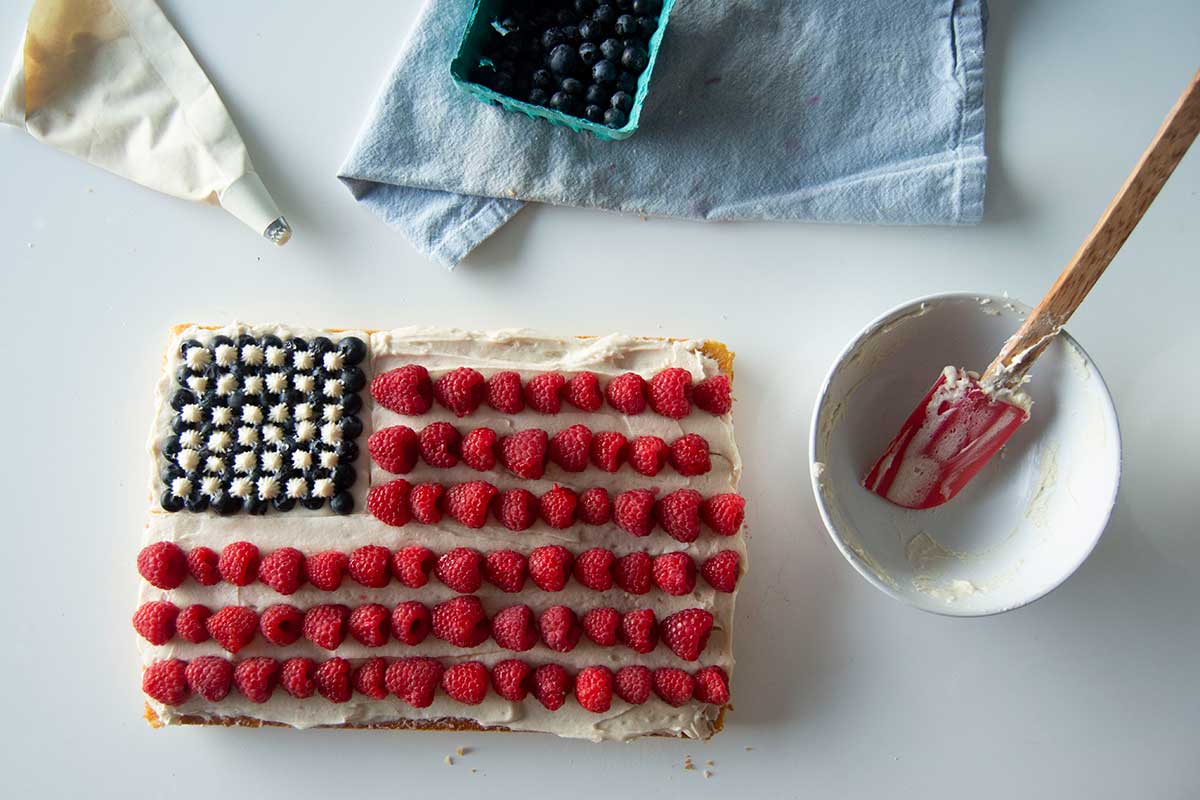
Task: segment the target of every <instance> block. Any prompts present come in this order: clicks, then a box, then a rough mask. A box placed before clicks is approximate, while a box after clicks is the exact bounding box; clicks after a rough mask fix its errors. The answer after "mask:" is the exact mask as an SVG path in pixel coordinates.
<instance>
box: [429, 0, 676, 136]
mask: <svg viewBox="0 0 1200 800" xmlns="http://www.w3.org/2000/svg"><path fill="white" fill-rule="evenodd" d="M672 3H673V0H665V2H664V0H476V8H475V12H474V14H473V16H472V18H471V22H470V24H469V26H468V29H467V31H466V33H465V35H464V38H463V42H462V45H461V47H460V50H459V54H458V57H457V58H456V59H455V62H454V64H453V66H452V70H451V71H452V74H453V76H454V78H455V80H456V82H458V83H459V84H460V85H461V86H462V87H463V88H464V89H466V90H467V91H468V92H469V93H471V94H473V95H475V96H476V97H477V98H478V99H481V100H484V101H486V102H491V103H493V104H496V105H500V106H503V107H505V108H508V109H510V110H517V111H522V112H524V113H525V114H527V115H529V116H540V117H544V118H546V119H548V120H550V121H551V122H555V123H557V124H564V125H567V126H569V127H571V128H574V129H576V130H580V129H586V130H589V131H591V132H592V133H595V134H596V135H597V136H600V137H601V138H605V139H611V138H625V137H626V136H628V135H630V134H631V133H632V132H633V130H635V129H636V127H637V117H638V113H639V109H640V103H641V99H640V98H639V96H638V95H639V84H642V91H641V94H642V95H643V96H644V95H645V92H646V89H645V86H644V84H645V81H644V80H640V79H641V78H642V77H643V76H645V75H647V72H648V70H649V69H650V68H651V67H652V65H653V62H654V56H655V50H656V48H657V46H658V40H659V39H660V38H661V29H662V28H663V26H664V25H665V23H666V17H667V16H668V14H669V13H670V9H671V5H672ZM479 87H483V88H482V89H480V88H479ZM483 89H486V90H490V91H488V92H484V91H483ZM510 101H516V102H510ZM565 117H569V119H567V118H565Z"/></svg>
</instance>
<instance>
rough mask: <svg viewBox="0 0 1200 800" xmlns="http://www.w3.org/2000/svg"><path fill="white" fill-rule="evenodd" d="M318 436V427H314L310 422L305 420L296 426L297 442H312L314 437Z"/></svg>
mask: <svg viewBox="0 0 1200 800" xmlns="http://www.w3.org/2000/svg"><path fill="white" fill-rule="evenodd" d="M316 435H317V426H316V425H313V424H312V423H311V422H309V421H308V420H304V421H303V422H300V423H298V424H297V425H296V441H297V442H311V441H312V439H313V437H314V436H316Z"/></svg>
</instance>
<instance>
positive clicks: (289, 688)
mask: <svg viewBox="0 0 1200 800" xmlns="http://www.w3.org/2000/svg"><path fill="white" fill-rule="evenodd" d="M316 672H317V665H316V664H315V663H314V662H313V660H312V659H311V658H289V659H288V660H287V661H284V662H283V666H282V667H280V668H279V685H280V686H282V687H283V690H284V691H285V692H287V693H288V694H290V695H291V696H292V697H295V698H297V699H298V700H303V699H305V698H306V697H312V696H313V693H314V692H316V691H317V682H316V680H314V678H315V677H316Z"/></svg>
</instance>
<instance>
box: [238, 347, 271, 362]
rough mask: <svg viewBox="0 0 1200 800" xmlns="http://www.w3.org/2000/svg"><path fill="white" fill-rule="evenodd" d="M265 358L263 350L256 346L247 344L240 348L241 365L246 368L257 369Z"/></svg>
mask: <svg viewBox="0 0 1200 800" xmlns="http://www.w3.org/2000/svg"><path fill="white" fill-rule="evenodd" d="M264 358H265V356H264V354H263V349H262V348H261V347H259V346H258V345H256V344H248V345H246V346H245V347H243V348H242V363H243V364H245V365H246V366H248V367H257V366H258V365H259V364H261V363H263V359H264Z"/></svg>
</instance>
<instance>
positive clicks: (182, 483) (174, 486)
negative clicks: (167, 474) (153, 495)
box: [171, 475, 192, 497]
mask: <svg viewBox="0 0 1200 800" xmlns="http://www.w3.org/2000/svg"><path fill="white" fill-rule="evenodd" d="M191 493H192V482H191V481H190V480H188V479H187V477H185V476H183V475H181V476H179V477H178V478H176V479H175V480H173V481H171V494H172V495H174V496H175V497H187V496H188V495H189V494H191Z"/></svg>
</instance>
